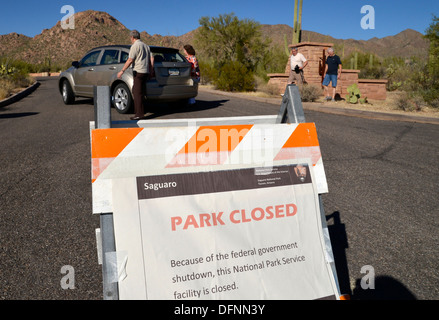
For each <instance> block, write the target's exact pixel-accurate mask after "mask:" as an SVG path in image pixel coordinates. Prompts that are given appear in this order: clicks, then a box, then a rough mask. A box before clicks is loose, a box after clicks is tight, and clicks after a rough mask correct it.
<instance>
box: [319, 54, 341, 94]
mask: <svg viewBox="0 0 439 320" xmlns="http://www.w3.org/2000/svg"><path fill="white" fill-rule="evenodd" d="M341 71H342V64H341V60H340V57H339V56H337V55H336V54H335V53H334V49H333V48H329V49H328V58H327V59H326V69H325V74H324V79H323V83H322V84H323V86H324V87H325V97H326V100H332V101H335V90H336V88H337V80H338V79H340V76H341ZM330 82H331V83H332V99H331V97H330V96H329V88H328V86H329V83H330Z"/></svg>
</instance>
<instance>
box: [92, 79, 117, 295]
mask: <svg viewBox="0 0 439 320" xmlns="http://www.w3.org/2000/svg"><path fill="white" fill-rule="evenodd" d="M93 93H94V106H95V128H96V129H109V128H111V96H110V87H106V86H95V87H94V88H93ZM100 226H101V232H100V235H101V241H102V280H103V294H104V300H118V299H119V288H118V283H117V282H113V283H110V281H109V276H108V275H109V274H110V273H111V268H110V266H109V265H108V262H107V257H106V256H107V255H106V253H110V252H115V251H116V241H115V237H114V223H113V213H102V214H101V215H100Z"/></svg>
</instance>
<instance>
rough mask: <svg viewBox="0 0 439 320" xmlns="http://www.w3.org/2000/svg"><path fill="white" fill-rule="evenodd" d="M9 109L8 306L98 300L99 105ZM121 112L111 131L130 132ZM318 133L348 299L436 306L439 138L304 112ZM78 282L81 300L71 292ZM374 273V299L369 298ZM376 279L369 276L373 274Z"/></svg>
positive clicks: (5, 130)
mask: <svg viewBox="0 0 439 320" xmlns="http://www.w3.org/2000/svg"><path fill="white" fill-rule="evenodd" d="M40 82H41V85H40V87H39V88H38V89H37V90H36V91H35V92H33V93H32V94H31V95H29V96H28V97H26V98H24V99H22V100H20V101H18V102H16V103H14V104H12V105H9V106H6V107H3V108H0V149H1V153H0V164H1V170H0V244H1V245H0V300H23V299H32V300H76V299H78V300H100V299H102V272H101V266H100V265H98V260H97V251H96V238H95V229H96V228H99V218H98V217H97V216H93V215H92V199H91V180H90V179H91V178H90V171H91V169H90V141H89V121H93V120H94V110H93V109H94V108H93V102H92V100H90V99H81V100H78V101H77V103H76V104H75V105H72V106H65V105H64V104H63V103H62V100H61V97H60V95H59V93H58V92H57V89H56V79H53V78H52V79H48V78H43V79H40ZM279 107H280V106H276V105H274V104H268V103H264V102H257V101H248V100H244V99H241V98H235V97H231V96H221V95H215V94H212V93H206V92H200V94H199V97H198V103H197V105H196V106H192V107H182V106H176V105H154V106H151V108H150V111H152V112H151V113H149V114H148V118H150V119H175V118H204V117H230V116H246V115H267V114H277V112H278V110H279ZM129 116H130V115H120V114H118V113H117V112H115V110H114V109H113V110H112V119H113V120H127V119H128V118H129ZM305 116H306V118H307V121H308V122H315V123H316V126H317V130H318V135H319V141H320V146H321V150H322V154H323V162H324V165H325V172H326V175H327V180H328V185H329V193H328V194H325V195H323V203H324V207H325V212H326V215H327V220H328V224H329V228H330V232H331V240H332V243H333V249H334V254H335V258H336V263H337V271H338V277H339V281H340V285H341V288H342V292H343V293H349V294H351V296H352V299H421V300H433V299H438V298H439V271H438V268H437V266H438V265H439V263H438V262H439V253H438V249H437V247H438V243H439V242H438V232H437V231H438V219H437V216H438V213H439V198H438V196H437V194H438V187H439V179H438V177H439V166H438V160H439V130H438V129H439V126H437V125H433V124H420V123H410V122H399V121H379V120H373V119H367V118H356V117H346V116H341V115H332V114H327V113H321V112H315V111H305ZM63 266H72V267H73V270H74V279H75V282H74V289H63V288H62V286H61V284H62V281H63V277H65V276H66V275H68V274H67V273H64V274H63V273H61V269H62V267H63ZM363 266H371V267H373V270H374V272H375V276H376V278H375V289H374V290H362V289H361V286H360V281H361V279H362V277H364V276H365V275H366V274H365V273H362V271H361V270H362V268H363ZM369 270H370V269H369Z"/></svg>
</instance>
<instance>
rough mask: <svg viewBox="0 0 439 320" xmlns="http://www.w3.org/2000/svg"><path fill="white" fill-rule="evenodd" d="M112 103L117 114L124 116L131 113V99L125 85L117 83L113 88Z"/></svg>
mask: <svg viewBox="0 0 439 320" xmlns="http://www.w3.org/2000/svg"><path fill="white" fill-rule="evenodd" d="M112 101H113V105H114V107H115V108H116V110H117V112H119V113H122V114H125V113H128V112H130V111H131V108H132V105H133V99H132V97H131V93H130V90H129V89H128V87H127V85H126V84H125V83H119V84H118V85H117V86H116V87H115V88H114V90H113V97H112Z"/></svg>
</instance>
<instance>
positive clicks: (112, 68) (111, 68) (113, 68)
mask: <svg viewBox="0 0 439 320" xmlns="http://www.w3.org/2000/svg"><path fill="white" fill-rule="evenodd" d="M108 69H110V70H116V67H110V68H108Z"/></svg>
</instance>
